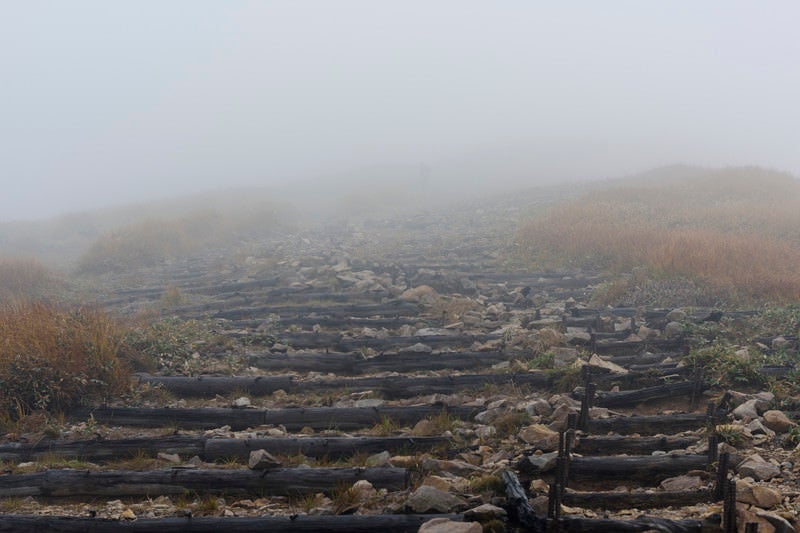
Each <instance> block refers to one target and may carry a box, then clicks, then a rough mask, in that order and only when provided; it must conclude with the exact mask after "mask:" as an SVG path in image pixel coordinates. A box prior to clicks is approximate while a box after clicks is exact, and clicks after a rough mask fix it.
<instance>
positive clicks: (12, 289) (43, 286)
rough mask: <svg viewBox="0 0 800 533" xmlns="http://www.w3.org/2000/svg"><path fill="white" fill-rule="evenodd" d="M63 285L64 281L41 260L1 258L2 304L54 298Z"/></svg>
mask: <svg viewBox="0 0 800 533" xmlns="http://www.w3.org/2000/svg"><path fill="white" fill-rule="evenodd" d="M63 286H64V284H63V282H62V281H61V280H59V279H58V277H57V276H56V275H55V274H54V273H53V272H52V271H50V270H49V269H48V268H47V267H45V266H44V265H43V264H41V263H40V262H39V261H36V260H34V259H16V258H15V259H0V305H8V304H10V303H13V302H17V301H21V300H41V299H45V298H48V299H52V298H53V296H54V295H56V294H58V292H59V291H60V289H62V288H63Z"/></svg>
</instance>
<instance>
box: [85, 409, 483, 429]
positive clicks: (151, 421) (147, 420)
mask: <svg viewBox="0 0 800 533" xmlns="http://www.w3.org/2000/svg"><path fill="white" fill-rule="evenodd" d="M478 412H479V410H478V409H475V408H472V407H458V406H456V407H438V406H428V405H425V406H409V407H341V408H338V407H295V408H286V409H219V408H197V409H191V408H186V409H181V408H143V407H98V408H94V409H81V410H77V411H75V412H73V417H76V418H80V419H85V418H88V417H89V416H93V417H94V418H95V420H97V421H98V422H101V423H104V424H116V425H124V426H133V427H164V426H175V427H180V428H186V429H213V428H218V427H222V426H225V425H227V426H230V427H231V429H233V430H241V429H245V428H248V427H258V426H261V425H269V424H272V425H276V426H278V425H282V426H284V427H286V429H287V430H289V431H298V430H300V429H302V428H304V427H306V426H309V427H311V428H312V429H315V430H324V429H336V430H339V431H351V430H356V429H362V428H365V427H371V426H374V425H375V424H378V423H380V422H382V421H383V419H384V418H388V419H390V420H392V421H393V422H395V423H396V424H400V425H410V424H415V423H416V422H418V421H419V420H423V419H425V418H433V417H436V416H438V415H440V414H442V413H446V414H447V416H452V417H454V418H458V419H461V420H467V419H470V418H472V417H473V416H475V415H476V414H477V413H478Z"/></svg>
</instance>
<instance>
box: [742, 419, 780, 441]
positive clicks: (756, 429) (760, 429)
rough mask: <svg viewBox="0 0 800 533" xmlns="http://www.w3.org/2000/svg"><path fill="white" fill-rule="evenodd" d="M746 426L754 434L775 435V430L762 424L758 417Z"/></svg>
mask: <svg viewBox="0 0 800 533" xmlns="http://www.w3.org/2000/svg"><path fill="white" fill-rule="evenodd" d="M745 428H747V431H749V432H750V434H752V435H766V436H768V437H774V436H775V432H774V431H772V430H771V429H769V428H768V427H764V424H762V423H761V420H758V419H755V420H751V421H750V423H749V424H747V425H746V426H745Z"/></svg>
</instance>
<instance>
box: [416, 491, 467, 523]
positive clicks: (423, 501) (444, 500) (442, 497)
mask: <svg viewBox="0 0 800 533" xmlns="http://www.w3.org/2000/svg"><path fill="white" fill-rule="evenodd" d="M406 506H407V507H408V508H409V509H410V510H411V511H413V512H415V513H419V514H425V513H453V512H457V511H461V510H463V509H465V508H466V507H467V505H466V501H464V500H462V499H461V498H459V497H457V496H454V495H452V494H449V493H447V492H445V491H442V490H439V489H437V488H434V487H431V486H428V485H423V486H421V487H420V488H418V489H417V490H415V491H414V492H413V493H412V494H411V496H409V497H408V500H407V501H406ZM479 527H480V526H479Z"/></svg>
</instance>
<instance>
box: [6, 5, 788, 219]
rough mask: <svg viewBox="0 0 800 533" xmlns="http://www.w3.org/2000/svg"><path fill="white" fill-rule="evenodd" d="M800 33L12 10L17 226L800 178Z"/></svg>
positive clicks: (329, 8) (705, 25) (468, 10)
mask: <svg viewBox="0 0 800 533" xmlns="http://www.w3.org/2000/svg"><path fill="white" fill-rule="evenodd" d="M799 20H800V3H798V2H796V1H794V0H791V1H789V0H786V1H765V2H752V1H729V0H725V1H713V2H712V1H703V0H694V1H678V2H644V1H641V0H639V1H627V2H623V1H606V2H569V1H565V2H561V1H559V2H537V1H531V0H526V1H501V2H487V1H484V2H472V1H465V0H458V1H436V0H427V1H413V0H403V1H388V0H386V1H380V0H365V1H347V0H337V1H323V0H320V1H317V2H310V1H302V0H290V1H268V0H263V1H253V2H245V1H235V0H225V1H217V0H215V1H202V0H186V1H178V0H170V1H166V2H163V1H147V0H137V1H127V2H123V1H114V2H109V1H92V2H89V1H80V0H73V1H69V2H63V1H57V0H53V1H36V0H25V1H17V2H13V1H8V2H4V3H3V5H2V9H1V10H0V76H2V78H0V165H2V166H0V184H2V189H0V191H1V192H0V220H8V219H14V218H23V217H24V218H29V217H39V216H44V215H51V214H55V213H59V212H64V211H74V210H79V209H84V208H87V207H96V206H101V205H108V204H118V203H124V202H129V201H136V200H142V199H150V198H156V197H160V196H165V195H174V194H176V193H178V192H180V191H199V190H207V189H213V188H219V187H223V186H228V185H231V186H235V185H271V184H278V183H286V182H291V181H297V180H305V179H310V178H315V177H318V176H322V177H325V176H329V177H330V176H341V175H346V174H347V173H348V172H351V171H352V170H354V169H364V168H368V169H371V170H370V171H368V174H369V173H372V174H369V175H370V176H372V175H374V179H375V180H380V179H381V171H380V169H381V168H393V167H403V166H408V167H409V168H417V167H418V166H419V165H420V164H421V163H424V164H425V165H427V166H428V168H430V172H431V176H432V178H433V179H437V178H438V179H455V178H461V179H463V180H464V181H465V182H466V183H493V184H494V183H499V182H515V183H535V182H538V181H553V180H561V179H578V178H596V177H608V176H613V175H619V174H627V173H632V172H636V171H640V170H645V169H647V168H650V167H654V166H659V165H664V164H672V163H689V164H703V165H739V164H757V165H763V166H768V167H773V168H778V169H782V170H788V171H790V172H792V173H794V174H796V175H798V174H800V149H799V148H800V143H799V142H798V139H799V137H800V136H799V135H798V133H797V129H798V127H800V107H799V106H798V98H800V97H799V96H798V95H800V38H798V37H797V23H798V21H799ZM387 175H388V173H387ZM328 179H333V178H328Z"/></svg>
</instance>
